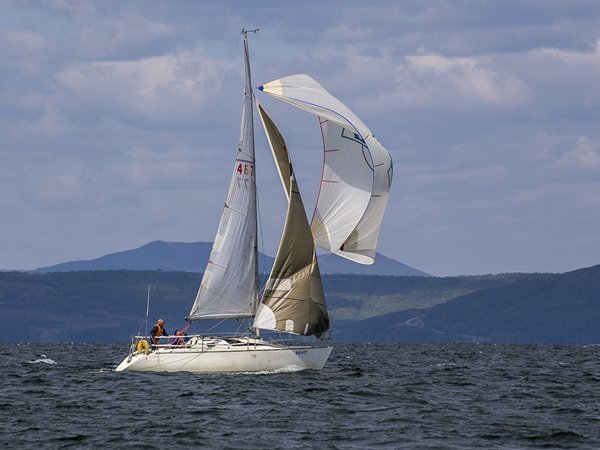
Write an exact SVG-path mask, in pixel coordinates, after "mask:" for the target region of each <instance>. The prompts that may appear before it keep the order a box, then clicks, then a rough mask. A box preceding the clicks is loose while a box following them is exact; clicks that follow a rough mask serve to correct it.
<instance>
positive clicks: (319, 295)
mask: <svg viewBox="0 0 600 450" xmlns="http://www.w3.org/2000/svg"><path fill="white" fill-rule="evenodd" d="M258 111H259V113H260V117H261V119H262V123H263V127H264V129H265V133H266V134H267V140H268V141H269V145H270V146H271V150H272V152H273V157H274V159H275V161H276V163H277V169H278V171H279V175H280V177H281V179H282V181H283V184H284V188H285V190H286V192H287V197H288V201H289V204H288V211H287V216H286V220H285V227H284V230H283V234H282V236H281V242H280V244H279V249H278V250H277V255H276V256H275V262H274V263H273V269H272V270H271V274H270V275H269V279H268V280H267V284H266V286H265V292H264V295H263V298H262V300H261V303H260V305H259V307H258V310H257V311H256V316H255V318H254V327H255V328H262V329H269V330H280V331H286V332H290V333H297V334H303V335H313V334H316V335H320V334H321V333H323V332H324V331H326V330H328V329H329V317H328V314H327V306H326V305H325V295H324V293H323V286H322V284H321V275H320V273H319V265H318V263H317V255H316V253H315V246H314V244H313V239H312V235H311V231H310V227H309V225H308V219H307V218H306V212H305V211H304V206H303V204H302V198H301V196H300V192H299V190H298V184H297V183H296V180H295V177H294V171H293V169H292V164H291V161H290V158H289V154H288V152H287V148H286V145H285V141H284V139H283V136H281V133H279V130H278V129H277V127H276V126H275V124H274V123H273V121H272V120H271V119H270V117H269V116H268V115H267V113H266V112H265V111H264V109H263V108H262V107H261V106H260V105H258Z"/></svg>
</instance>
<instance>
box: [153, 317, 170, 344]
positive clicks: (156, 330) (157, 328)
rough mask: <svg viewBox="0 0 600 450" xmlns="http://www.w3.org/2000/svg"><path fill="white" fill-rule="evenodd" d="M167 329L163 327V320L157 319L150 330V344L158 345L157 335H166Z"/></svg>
mask: <svg viewBox="0 0 600 450" xmlns="http://www.w3.org/2000/svg"><path fill="white" fill-rule="evenodd" d="M168 335H169V333H167V330H166V329H165V321H164V320H162V319H158V321H157V322H156V325H154V326H153V327H152V329H151V330H150V339H151V340H152V345H155V346H156V345H158V337H159V336H168Z"/></svg>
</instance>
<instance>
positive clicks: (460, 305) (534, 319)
mask: <svg viewBox="0 0 600 450" xmlns="http://www.w3.org/2000/svg"><path fill="white" fill-rule="evenodd" d="M338 337H339V338H340V339H341V340H358V341H373V342H457V341H460V342H488V343H497V344H537V343H541V344H600V265H598V266H594V267H590V268H587V269H580V270H576V271H573V272H568V273H564V274H558V275H555V274H540V275H535V276H523V277H518V278H515V279H514V280H512V281H511V282H509V283H506V284H498V285H496V286H491V287H488V288H484V289H480V290H477V291H474V292H471V293H469V294H465V295H462V296H459V297H457V298H454V299H452V300H450V301H448V302H445V303H441V304H437V305H435V306H433V307H431V308H424V309H411V310H403V311H394V312H392V313H388V314H383V315H380V316H376V317H372V318H369V319H366V320H363V321H357V322H353V323H352V324H345V325H344V326H342V327H341V329H340V330H338Z"/></svg>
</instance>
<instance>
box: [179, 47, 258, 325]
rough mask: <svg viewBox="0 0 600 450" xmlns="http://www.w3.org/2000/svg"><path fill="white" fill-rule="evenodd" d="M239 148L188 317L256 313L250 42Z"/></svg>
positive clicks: (218, 316)
mask: <svg viewBox="0 0 600 450" xmlns="http://www.w3.org/2000/svg"><path fill="white" fill-rule="evenodd" d="M244 52H245V62H246V85H245V88H244V106H243V113H242V125H241V132H240V141H239V145H238V152H237V156H236V159H235V164H234V166H233V174H232V176H231V181H230V184H229V193H228V194H227V200H226V202H225V208H224V210H223V214H222V216H221V221H220V223H219V227H218V229H217V235H216V237H215V241H214V244H213V247H212V251H211V253H210V257H209V261H208V265H207V267H206V270H205V271H204V276H203V277H202V282H201V284H200V289H199V290H198V294H197V295H196V301H195V302H194V305H193V306H192V310H191V312H190V315H189V317H188V320H196V319H210V318H227V317H248V316H253V315H254V311H255V308H256V302H257V299H258V280H257V279H258V266H257V263H258V258H257V248H258V247H257V241H256V235H257V233H256V183H255V164H254V124H253V118H252V91H251V81H250V65H249V55H248V44H247V41H246V40H245V39H244Z"/></svg>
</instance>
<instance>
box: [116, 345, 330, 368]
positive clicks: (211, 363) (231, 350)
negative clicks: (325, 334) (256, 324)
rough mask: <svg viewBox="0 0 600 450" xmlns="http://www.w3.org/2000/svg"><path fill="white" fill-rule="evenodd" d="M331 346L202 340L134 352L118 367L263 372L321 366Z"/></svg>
mask: <svg viewBox="0 0 600 450" xmlns="http://www.w3.org/2000/svg"><path fill="white" fill-rule="evenodd" d="M332 349H333V347H332V346H309V345H290V346H283V345H278V344H273V343H269V342H266V341H262V340H258V339H251V340H244V341H242V340H240V341H239V342H233V343H232V342H227V341H225V340H221V339H219V340H203V341H199V342H196V343H193V344H191V345H185V346H180V347H176V346H173V347H171V348H168V347H165V348H160V349H159V350H153V351H151V352H150V353H148V354H147V355H146V354H144V353H137V352H135V353H133V354H131V355H130V356H128V357H127V358H125V359H124V360H123V362H122V363H121V364H119V366H118V367H117V368H116V369H115V370H116V371H117V372H121V371H125V370H131V371H139V372H199V373H210V372H263V371H279V370H281V371H287V370H289V371H296V370H304V369H313V370H320V369H322V368H323V366H324V365H325V362H326V361H327V358H328V357H329V355H330V353H331V350H332Z"/></svg>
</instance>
